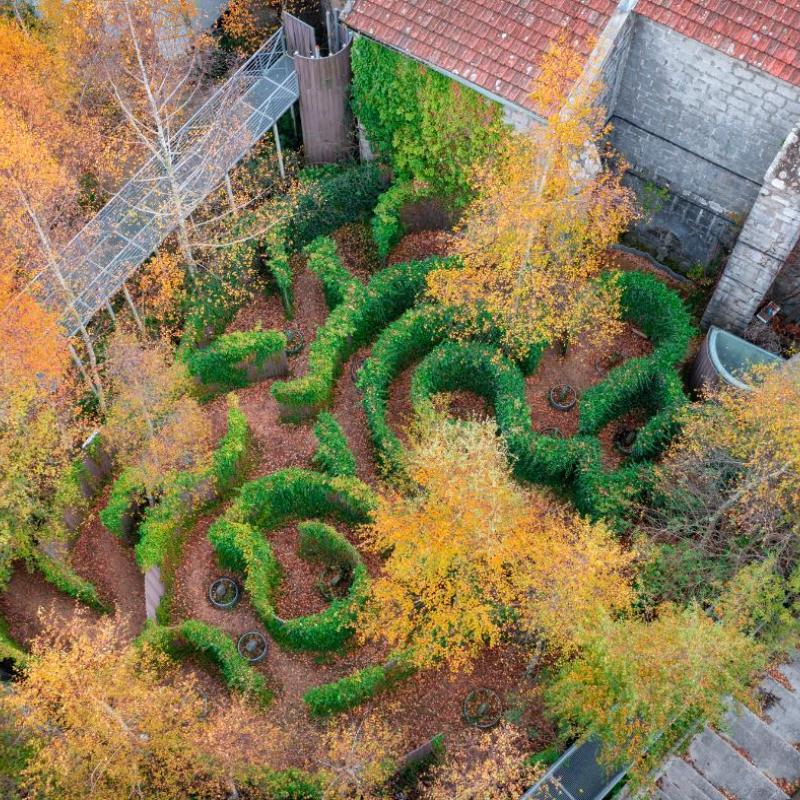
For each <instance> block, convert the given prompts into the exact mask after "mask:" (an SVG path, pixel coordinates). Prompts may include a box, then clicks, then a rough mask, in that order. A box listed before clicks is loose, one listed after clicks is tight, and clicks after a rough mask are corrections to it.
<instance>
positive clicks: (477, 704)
mask: <svg viewBox="0 0 800 800" xmlns="http://www.w3.org/2000/svg"><path fill="white" fill-rule="evenodd" d="M461 715H462V716H463V717H464V722H466V723H467V725H474V726H475V727H476V728H480V729H481V730H486V729H487V728H493V727H494V726H495V725H497V723H498V722H500V718H501V717H502V716H503V701H502V700H501V699H500V695H499V694H497V692H494V691H492V690H491V689H485V688H481V689H474V690H473V691H471V692H470V693H469V694H468V695H467V696H466V697H465V698H464V703H463V705H462V706H461Z"/></svg>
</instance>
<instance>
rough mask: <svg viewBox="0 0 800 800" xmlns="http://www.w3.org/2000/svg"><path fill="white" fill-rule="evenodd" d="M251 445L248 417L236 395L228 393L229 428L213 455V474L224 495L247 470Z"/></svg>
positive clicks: (218, 490)
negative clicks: (240, 406)
mask: <svg viewBox="0 0 800 800" xmlns="http://www.w3.org/2000/svg"><path fill="white" fill-rule="evenodd" d="M251 446H252V437H251V434H250V426H249V425H248V424H247V417H246V416H245V415H244V413H243V412H242V410H241V409H240V408H239V400H238V398H237V397H236V395H235V394H231V395H228V428H227V430H226V431H225V435H224V436H223V437H222V440H221V441H220V443H219V446H218V447H217V449H216V450H215V451H214V453H213V455H212V456H211V475H212V476H213V478H214V480H215V482H216V488H217V492H218V493H219V494H220V495H221V496H222V497H225V496H227V495H228V494H229V493H230V492H231V491H233V489H234V488H236V485H237V484H238V483H239V481H240V480H241V478H242V476H243V475H244V473H245V472H246V471H247V468H248V466H249V456H250V450H251Z"/></svg>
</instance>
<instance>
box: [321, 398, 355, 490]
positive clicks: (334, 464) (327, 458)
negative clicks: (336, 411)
mask: <svg viewBox="0 0 800 800" xmlns="http://www.w3.org/2000/svg"><path fill="white" fill-rule="evenodd" d="M314 435H315V436H316V437H317V442H318V443H319V446H318V447H317V452H316V453H315V454H314V458H313V463H314V466H315V467H316V468H317V469H319V470H320V472H324V473H325V474H327V475H331V476H332V477H335V476H337V475H342V476H347V477H352V476H354V475H355V474H356V459H355V456H354V455H353V453H352V451H351V450H350V446H349V445H348V444H347V439H346V438H345V435H344V432H343V431H342V428H341V426H340V425H339V423H338V422H337V421H336V419H335V418H334V417H333V415H332V414H329V413H328V412H327V411H323V412H322V413H321V414H320V415H319V416H318V417H317V423H316V425H315V426H314Z"/></svg>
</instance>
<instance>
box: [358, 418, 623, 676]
mask: <svg viewBox="0 0 800 800" xmlns="http://www.w3.org/2000/svg"><path fill="white" fill-rule="evenodd" d="M407 467H408V474H409V476H410V478H411V481H412V483H413V484H414V485H416V486H417V487H418V489H417V491H416V492H415V493H414V494H413V495H411V496H408V495H404V494H401V493H399V492H388V493H386V494H384V495H383V496H382V497H381V498H380V500H379V504H378V509H377V512H376V514H375V519H374V522H373V523H371V524H370V525H368V526H366V528H365V530H364V537H365V541H366V544H367V546H368V547H369V548H371V549H373V550H374V551H376V552H379V553H386V552H388V553H389V556H388V558H387V560H386V563H385V566H384V571H383V573H382V574H381V576H380V577H379V578H378V579H377V580H375V581H374V582H373V584H372V593H371V597H370V600H369V602H368V603H367V606H366V609H365V612H364V619H363V623H362V630H363V631H364V634H365V635H366V636H367V637H380V638H385V639H386V640H387V641H388V643H389V645H391V646H392V647H394V648H397V649H398V650H402V651H408V657H409V658H410V660H411V662H412V663H414V664H416V665H417V666H420V667H426V666H432V665H435V664H437V663H440V662H446V663H447V664H448V665H449V666H450V667H451V668H454V669H458V668H465V667H468V665H469V663H470V661H471V660H472V659H474V658H475V657H476V656H477V655H478V654H479V653H480V651H481V650H482V649H483V648H484V647H487V646H493V645H496V644H498V643H499V642H500V639H501V637H502V635H503V634H504V633H505V632H507V631H509V630H510V629H512V628H513V629H519V628H520V627H521V628H523V629H524V630H525V631H528V632H530V633H533V634H535V635H536V636H537V637H539V638H541V639H544V640H546V641H547V642H549V643H550V644H551V645H552V646H554V648H557V649H560V650H567V651H569V650H570V649H571V648H572V642H573V640H574V638H575V637H576V636H577V634H578V632H579V631H580V630H581V629H582V628H583V627H584V626H586V625H588V624H590V622H591V620H592V619H593V618H594V616H595V615H596V614H597V613H598V612H599V610H600V609H604V608H605V609H616V608H624V607H626V606H627V605H628V604H629V602H630V599H631V593H630V587H629V582H628V580H627V577H626V573H627V570H628V567H629V564H630V560H631V555H630V554H627V553H625V552H623V550H622V549H621V548H620V546H619V545H618V544H617V543H616V542H615V541H614V539H613V537H612V536H611V534H610V533H609V531H608V530H607V529H606V528H605V527H604V526H603V525H600V524H594V525H593V524H590V523H588V522H586V521H584V520H582V519H580V518H578V517H575V516H573V515H570V514H568V513H567V512H565V511H564V510H563V509H560V508H558V507H557V506H556V505H555V504H554V503H553V502H552V501H549V500H547V499H546V498H545V497H544V496H542V495H540V494H534V493H529V492H526V491H524V490H523V489H522V488H521V487H519V486H518V485H517V484H516V483H515V482H514V481H513V479H512V477H511V474H510V471H509V467H508V457H507V453H506V452H505V450H504V448H503V446H502V444H501V443H500V441H499V440H498V439H497V437H496V435H495V430H494V425H493V424H490V423H465V424H457V425H454V424H452V423H448V422H446V421H442V420H437V419H434V420H433V421H426V422H424V423H422V425H421V428H420V430H418V431H416V433H415V439H414V442H413V444H412V446H411V448H410V451H409V455H408V465H407Z"/></svg>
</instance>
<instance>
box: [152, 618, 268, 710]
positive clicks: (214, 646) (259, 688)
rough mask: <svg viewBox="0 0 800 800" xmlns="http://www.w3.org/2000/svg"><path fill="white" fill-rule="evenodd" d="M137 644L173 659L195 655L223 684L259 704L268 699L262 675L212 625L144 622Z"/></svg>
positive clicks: (230, 640) (228, 638)
mask: <svg viewBox="0 0 800 800" xmlns="http://www.w3.org/2000/svg"><path fill="white" fill-rule="evenodd" d="M139 641H140V642H142V643H145V644H150V645H152V646H153V647H157V648H158V649H160V650H163V651H164V652H166V653H168V654H169V655H171V656H173V657H180V656H182V655H183V654H184V653H186V652H194V653H199V654H200V655H202V656H205V657H207V658H208V659H209V660H210V661H212V662H213V663H214V664H216V665H217V667H219V671H220V673H221V675H222V679H223V681H224V682H225V685H226V686H228V687H229V688H230V689H232V690H233V691H236V692H240V693H242V694H245V695H248V696H250V697H252V698H253V699H254V700H256V702H258V703H259V704H260V705H266V704H267V703H269V702H270V700H272V692H271V691H270V690H269V688H268V687H267V682H266V680H265V679H264V676H263V675H262V674H261V673H260V672H257V671H256V670H255V669H253V667H252V666H251V665H250V664H249V663H248V661H247V659H246V658H244V657H243V656H241V655H239V651H238V650H237V649H236V642H234V641H233V639H231V638H230V637H229V636H228V635H227V634H226V633H224V632H223V631H221V630H220V629H219V628H215V627H214V626H213V625H208V624H207V623H205V622H201V621H200V620H198V619H189V620H186V621H185V622H182V623H181V624H180V625H174V626H170V627H165V626H160V625H155V624H153V623H152V622H148V623H147V625H146V626H145V629H144V631H143V632H142V634H141V636H140V637H139Z"/></svg>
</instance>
